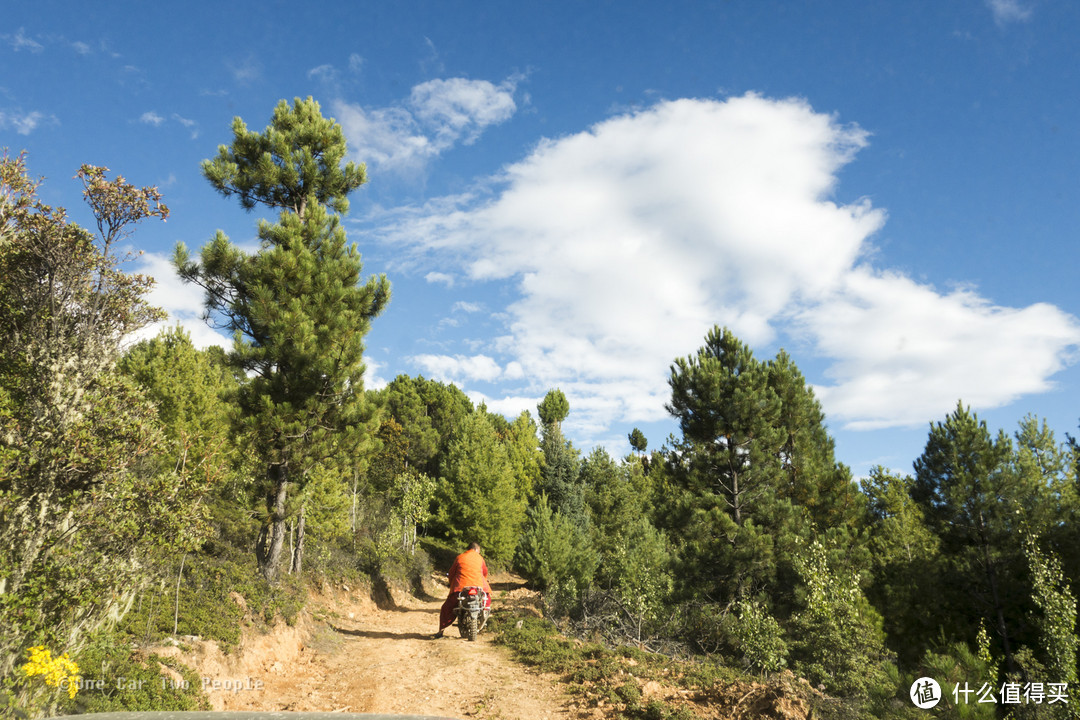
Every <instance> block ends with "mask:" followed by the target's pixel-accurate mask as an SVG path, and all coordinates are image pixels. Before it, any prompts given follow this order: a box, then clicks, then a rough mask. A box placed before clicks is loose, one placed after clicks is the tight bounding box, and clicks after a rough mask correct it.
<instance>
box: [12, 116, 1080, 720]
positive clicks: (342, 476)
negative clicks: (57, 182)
mask: <svg viewBox="0 0 1080 720" xmlns="http://www.w3.org/2000/svg"><path fill="white" fill-rule="evenodd" d="M232 135H233V139H232V141H231V143H230V144H229V145H223V146H221V147H220V148H219V150H218V153H217V155H215V156H213V157H212V158H211V159H208V160H206V161H204V163H203V165H202V173H203V175H204V176H205V178H206V179H207V181H208V182H209V183H210V184H211V185H212V187H213V188H215V189H216V190H217V191H218V192H219V193H220V194H221V195H222V196H223V198H226V199H232V200H234V201H236V200H238V201H239V204H240V206H241V207H242V208H243V209H245V210H252V209H258V210H260V211H262V212H265V213H267V214H268V215H270V216H272V217H275V218H276V219H273V220H266V219H263V220H259V221H258V223H257V234H258V238H259V240H260V243H261V247H260V249H259V250H258V251H257V252H252V253H248V252H245V251H243V250H242V249H240V248H238V247H237V246H236V245H235V244H234V243H233V242H232V241H231V240H230V239H229V238H228V237H226V236H225V235H224V234H223V233H222V232H220V231H219V232H218V233H217V234H216V235H215V236H214V237H213V239H212V240H211V241H209V242H208V243H207V244H206V245H204V246H203V247H202V248H200V249H199V250H198V251H197V252H193V251H189V250H188V249H187V248H186V247H184V246H183V245H180V246H178V247H177V248H176V251H175V255H174V258H173V262H174V265H175V268H176V270H177V272H178V274H179V275H180V276H181V278H183V279H184V280H185V281H186V282H188V283H192V284H194V285H196V286H198V287H200V288H202V290H203V291H204V292H205V302H206V315H207V318H208V322H210V323H212V324H214V325H215V327H217V328H220V329H223V330H225V331H226V332H227V333H228V334H231V335H232V336H233V337H234V342H233V345H232V348H231V349H229V350H227V351H225V350H221V349H220V348H216V347H211V348H209V349H206V350H199V349H197V348H196V347H195V346H194V345H193V343H192V340H191V338H190V337H189V336H188V335H187V334H186V333H185V332H184V331H183V330H181V329H180V328H178V327H174V328H171V329H167V330H164V331H163V332H161V334H159V335H158V336H157V337H155V338H153V339H150V340H145V341H142V342H138V343H135V344H131V343H130V342H128V340H127V338H129V337H130V336H131V334H132V333H133V332H134V331H136V330H138V329H139V328H142V327H145V326H146V325H148V324H149V323H152V322H155V321H157V320H160V319H161V318H162V315H163V314H162V313H161V311H159V310H157V309H156V308H154V307H152V306H151V305H150V304H149V303H148V301H147V293H148V291H149V289H150V287H151V285H152V282H153V280H152V279H151V278H148V277H144V276H139V275H132V274H128V273H126V272H124V270H123V262H124V260H125V257H124V256H123V254H122V248H123V247H125V246H126V242H127V240H128V239H129V238H130V237H132V236H133V235H134V233H135V232H136V229H137V226H138V225H139V224H140V223H144V222H153V221H155V220H164V219H165V218H166V217H167V216H168V213H169V210H168V208H167V206H166V205H165V204H164V202H163V201H164V198H163V196H162V194H161V193H160V192H159V191H158V190H157V189H156V188H153V187H142V188H140V187H137V186H135V185H132V184H130V183H128V182H127V181H126V180H125V179H124V178H123V177H121V176H115V177H112V178H110V176H109V171H108V170H107V169H105V168H101V167H94V166H89V165H86V166H83V167H82V168H81V169H80V170H79V173H78V178H79V179H80V181H81V183H82V185H83V189H84V193H83V194H84V198H85V201H86V202H87V204H88V205H89V207H90V210H91V212H92V214H93V217H94V218H95V220H96V223H95V224H94V226H93V227H81V226H79V225H77V224H76V223H74V222H73V221H71V220H70V219H69V218H68V215H67V212H66V211H65V210H64V209H63V208H58V207H50V206H47V205H45V204H44V203H43V202H42V201H41V200H40V198H39V195H38V188H39V183H38V181H36V180H34V179H33V176H32V174H31V170H30V168H29V166H28V162H29V160H31V158H27V157H26V156H25V155H17V156H13V155H10V154H5V155H4V157H3V160H2V163H0V336H2V342H0V715H2V716H3V717H25V718H33V717H41V716H48V715H53V714H63V713H74V712H92V711H102V710H109V709H135V708H134V707H133V706H132V705H130V704H127V703H129V702H134V701H131V700H129V699H128V698H121V697H111V696H107V695H105V696H103V695H101V694H98V695H93V696H91V695H89V694H85V697H84V696H80V695H79V693H78V692H77V688H76V684H75V683H73V682H72V679H73V678H76V677H80V676H81V674H85V673H87V672H90V669H91V668H98V669H103V668H111V669H112V671H113V672H114V673H119V674H125V673H126V674H127V676H128V677H135V676H136V675H138V673H140V672H146V673H152V674H153V673H158V672H159V670H158V669H156V668H155V667H152V666H151V667H147V666H146V663H145V662H144V663H142V664H140V661H138V660H136V659H135V658H134V655H133V651H132V647H133V645H135V644H138V643H149V642H154V641H159V640H161V639H162V638H164V637H167V636H170V635H199V636H205V637H214V638H217V639H218V640H219V641H220V642H221V643H222V645H223V646H224V647H228V646H229V645H230V644H233V645H235V643H236V641H237V638H238V633H239V627H238V620H239V611H238V610H237V609H236V607H235V604H234V603H231V602H230V600H229V596H230V593H239V594H240V595H241V596H243V597H244V599H245V600H246V601H247V603H248V604H249V605H250V606H252V607H256V608H258V610H259V612H260V613H261V614H262V615H263V616H264V618H265V620H266V621H267V622H270V621H272V620H273V619H274V618H275V617H284V618H286V619H288V618H289V617H291V616H294V615H295V613H296V612H297V611H298V608H299V607H300V606H301V605H302V604H303V598H304V597H305V596H306V595H305V591H304V588H305V587H307V586H308V585H316V584H318V583H319V582H321V581H323V580H324V579H326V578H341V577H355V576H365V577H369V578H371V579H372V581H373V582H401V583H406V584H408V583H418V582H419V581H420V580H421V579H422V578H423V577H424V576H425V575H427V574H430V572H431V570H432V559H431V557H430V555H429V551H430V550H431V548H434V547H442V548H449V549H457V548H460V549H464V546H465V545H466V544H467V543H469V542H471V541H474V540H475V541H478V542H480V543H481V544H482V545H483V548H484V553H485V556H486V557H487V558H488V560H489V562H490V563H491V564H492V565H493V566H496V567H500V568H505V569H510V570H513V571H514V572H516V573H519V574H520V575H521V576H522V577H524V578H526V579H527V580H528V581H529V582H530V584H532V585H533V586H534V587H535V588H538V589H540V590H541V591H542V592H543V598H544V606H545V611H546V612H545V614H546V615H547V617H549V618H550V619H552V620H553V621H556V622H558V623H559V627H560V629H561V630H562V631H563V632H565V633H569V634H575V635H577V636H579V637H582V638H588V639H591V640H598V641H600V642H603V643H604V644H606V645H608V646H611V647H618V646H624V645H629V646H633V647H636V648H640V649H642V650H645V651H647V652H650V653H656V654H660V655H668V656H679V657H699V658H705V657H708V658H713V659H716V660H717V661H719V662H722V663H724V664H726V665H728V666H730V667H732V668H736V669H737V670H738V671H739V672H742V673H745V674H747V675H748V676H754V677H767V676H770V675H773V674H776V673H780V672H783V671H788V670H790V671H791V672H793V673H794V674H795V675H796V676H799V677H802V678H805V679H806V680H808V681H809V683H810V684H811V685H813V686H815V687H818V688H820V689H821V690H822V691H823V692H825V693H827V694H829V695H831V696H834V697H837V698H842V699H844V702H845V704H844V705H843V708H845V710H844V712H847V713H848V714H847V715H843V716H844V717H897V718H900V717H919V716H920V713H921V712H922V711H919V710H917V709H915V708H914V706H913V705H912V703H911V701H910V700H909V699H908V690H909V687H910V686H911V685H912V682H913V681H914V680H915V679H916V678H920V677H927V676H928V677H933V678H936V679H937V680H938V681H939V682H940V683H941V684H942V686H943V687H945V688H947V690H946V692H948V691H949V690H951V688H952V687H953V686H954V685H956V684H961V685H964V684H965V683H966V684H967V685H970V686H971V689H972V690H973V691H976V694H977V693H978V692H979V691H980V690H982V691H984V692H986V691H992V692H993V693H994V695H995V696H1000V697H999V699H998V701H997V702H995V703H991V704H977V703H975V702H974V700H972V703H971V704H963V705H956V706H950V709H949V710H948V713H953V714H951V715H950V714H947V713H946V711H945V710H944V709H943V708H939V710H940V712H941V714H939V715H936V716H939V717H946V716H949V717H995V716H1005V715H1009V716H1012V717H1017V718H1021V717H1024V718H1026V717H1040V718H1041V717H1048V718H1050V717H1053V718H1057V717H1077V716H1078V710H1077V708H1078V707H1080V695H1078V694H1077V691H1076V688H1077V681H1078V679H1077V660H1078V637H1077V629H1076V597H1077V592H1078V590H1080V523H1078V522H1077V521H1078V520H1080V517H1078V515H1080V485H1078V482H1080V480H1078V476H1080V444H1078V441H1077V439H1076V438H1073V437H1071V436H1069V435H1067V434H1066V435H1065V436H1064V437H1063V438H1062V437H1058V436H1057V435H1055V432H1054V430H1053V429H1051V428H1050V427H1048V425H1047V423H1046V422H1044V421H1043V420H1041V419H1040V418H1038V417H1034V416H1027V417H1024V418H1021V419H1019V420H1018V422H1017V424H1016V427H1015V428H1013V430H1012V432H1011V433H1008V432H1005V431H1000V432H997V433H996V434H995V433H993V432H991V431H990V429H989V428H988V426H987V424H986V423H985V422H984V421H982V420H980V418H979V417H978V416H977V414H976V413H974V412H973V411H972V410H971V409H970V408H969V407H967V406H965V404H964V403H963V401H962V399H960V400H958V402H957V405H956V408H955V410H954V411H953V412H952V413H950V414H949V415H947V416H945V417H943V418H929V419H928V424H929V432H928V436H927V439H926V445H925V449H924V451H923V452H922V454H921V456H920V457H919V458H918V459H917V460H916V461H915V463H914V465H913V467H912V471H911V473H909V474H898V473H896V472H893V471H890V470H887V469H884V468H875V469H874V470H873V471H872V472H871V473H870V475H869V477H866V478H861V479H859V478H855V477H853V475H852V473H851V471H850V470H849V469H848V468H847V467H846V466H845V465H843V464H842V463H840V462H839V461H838V460H837V459H836V457H835V453H834V444H833V440H832V439H831V438H830V436H829V434H828V431H827V428H826V418H825V416H824V413H823V411H822V408H821V405H820V403H819V402H818V400H817V399H816V398H815V396H814V393H813V390H812V389H811V387H810V386H809V385H808V384H807V382H806V380H805V378H804V377H803V375H802V374H801V373H800V371H799V369H798V368H797V367H796V365H795V363H794V362H793V360H792V358H791V357H790V356H789V355H788V354H786V353H785V352H783V351H781V352H780V353H779V354H778V355H776V357H772V358H759V357H755V356H754V353H753V351H752V349H751V348H750V347H748V346H747V345H746V344H744V343H743V342H742V341H741V340H740V339H739V338H737V337H736V336H735V335H734V334H733V333H732V332H730V331H729V330H727V329H725V328H722V327H715V328H713V329H712V330H711V331H709V332H708V334H707V335H706V336H705V337H704V338H703V340H702V344H701V347H700V348H699V349H698V350H697V351H696V352H695V353H694V354H691V355H689V356H687V357H674V358H673V361H672V365H671V369H670V375H669V377H668V383H669V386H670V389H671V395H670V400H669V402H668V404H667V410H668V411H669V412H670V414H671V415H672V417H673V418H674V419H675V420H676V421H677V424H678V430H679V434H678V436H677V437H676V436H671V437H669V438H667V439H666V440H665V441H664V442H663V444H661V445H660V446H659V447H657V446H656V445H655V443H653V444H652V446H651V449H650V442H649V440H648V439H647V438H645V436H644V435H643V434H642V433H641V431H640V430H635V431H634V432H632V433H631V434H630V436H629V441H630V445H631V447H632V448H633V452H632V453H631V454H629V455H628V456H626V457H621V458H620V457H613V456H612V455H611V454H610V453H609V452H608V451H606V450H605V449H604V448H594V449H591V450H586V449H583V448H577V447H575V446H574V445H573V444H572V443H571V442H570V441H569V440H568V439H567V438H566V437H565V436H564V434H563V431H562V423H563V422H564V421H565V419H566V418H567V417H568V416H569V415H570V414H571V413H573V411H574V408H573V407H572V405H571V404H570V402H569V401H568V399H567V397H566V395H565V394H564V393H563V392H562V391H560V390H559V389H558V388H551V389H549V391H548V392H547V394H546V396H545V397H544V399H543V400H542V402H540V403H539V404H538V405H537V407H536V413H535V415H534V414H533V413H531V412H523V413H522V414H521V415H519V416H517V417H516V418H513V419H512V420H511V419H508V418H506V417H503V416H502V415H500V414H498V413H493V412H490V411H489V410H488V409H487V408H486V407H485V406H483V405H479V406H476V405H474V404H473V402H471V401H470V400H469V398H468V397H467V396H466V395H465V394H464V393H463V392H462V391H461V390H460V389H459V388H457V387H456V386H454V385H449V384H443V383H440V382H436V381H434V380H430V379H425V378H423V377H410V376H406V375H401V376H398V377H397V378H395V379H394V380H393V381H392V382H390V383H389V384H388V385H387V386H386V387H384V388H381V389H377V390H375V389H369V388H365V387H364V378H363V376H364V349H365V347H364V339H365V336H366V335H367V333H368V332H369V330H370V328H371V325H372V323H373V322H377V321H378V320H377V318H378V316H379V315H380V314H381V313H382V311H383V310H384V308H385V307H386V306H387V304H388V303H389V302H390V301H391V288H390V283H389V280H388V279H387V278H386V277H385V276H384V275H372V276H364V269H363V266H362V263H361V258H360V251H359V249H358V248H357V247H356V246H355V245H354V244H351V243H350V242H349V241H348V239H347V237H346V233H345V229H344V226H343V224H342V217H343V216H344V215H345V214H346V213H347V212H348V209H349V202H348V196H349V194H350V193H351V192H352V191H354V190H356V189H357V188H359V187H360V186H361V185H363V184H364V183H365V182H367V177H366V171H365V168H364V166H363V165H361V164H355V163H353V162H347V161H346V157H347V151H346V146H345V140H344V136H343V134H342V132H341V129H340V126H338V124H337V123H336V122H335V121H334V120H332V119H330V118H326V117H324V116H323V115H322V112H321V110H320V108H319V106H318V104H317V103H315V102H314V101H313V100H311V99H310V98H308V99H306V100H304V99H299V98H298V99H296V100H295V101H293V102H292V103H289V102H285V101H282V102H281V103H280V104H279V105H278V106H277V107H276V109H275V110H274V112H273V117H272V119H271V122H270V124H269V126H268V127H267V128H266V129H265V130H264V131H262V132H254V131H250V130H248V128H247V126H246V125H245V124H244V122H243V121H242V120H241V119H240V118H237V119H236V120H235V122H234V125H233V128H232ZM208 230H210V229H209V228H208ZM156 662H159V661H157V660H154V661H152V662H151V665H153V663H156ZM175 669H176V670H177V671H178V672H184V669H183V668H175ZM967 685H964V686H965V687H967ZM1063 695H1064V696H1065V697H1067V700H1068V702H1064V701H1063V699H1062V696H1063ZM1006 697H1014V698H1019V700H1017V701H1016V702H1015V703H1012V704H1009V701H1007V700H1005V699H1004V698H1006ZM1035 698H1037V699H1038V701H1037V702H1036V700H1035ZM137 700H138V702H137V707H139V708H142V709H196V708H198V707H201V706H200V705H199V698H198V697H195V696H193V695H191V694H185V693H182V692H179V691H173V690H169V689H166V688H160V690H159V689H155V690H154V693H153V694H152V695H146V696H140V697H139V698H138V699H137ZM1055 700H1057V701H1056V702H1055ZM839 716H840V715H838V717H839ZM628 717H636V716H634V715H632V714H628ZM641 717H644V715H642V716H641Z"/></svg>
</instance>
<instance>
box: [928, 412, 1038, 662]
mask: <svg viewBox="0 0 1080 720" xmlns="http://www.w3.org/2000/svg"><path fill="white" fill-rule="evenodd" d="M1012 456H1013V449H1012V444H1011V442H1010V441H1009V438H1008V437H1007V436H1006V435H1005V434H1004V433H1003V432H1001V433H998V435H997V437H993V436H991V434H990V431H989V430H988V429H987V427H986V423H985V422H983V421H980V420H979V419H978V417H977V416H976V415H975V414H973V413H972V412H971V411H970V410H969V409H967V408H965V407H964V406H963V405H962V404H959V403H958V404H957V407H956V410H955V411H954V412H953V413H952V414H951V415H949V416H948V417H947V418H946V419H945V421H944V422H941V423H933V424H932V425H931V428H930V436H929V439H928V440H927V443H926V449H925V450H924V451H923V454H922V455H921V456H920V457H919V459H918V460H916V461H915V483H914V485H913V487H912V490H911V494H912V497H913V498H914V499H915V501H916V502H918V503H919V505H920V506H921V507H922V510H923V512H924V513H925V516H926V521H927V526H928V527H929V528H930V529H931V531H933V532H934V534H935V535H936V536H937V537H939V538H940V540H941V551H942V554H943V555H944V556H945V558H946V567H945V570H944V572H945V576H944V577H943V578H942V583H941V584H942V587H943V588H945V589H947V590H948V594H947V595H946V596H944V597H942V598H939V603H938V607H939V611H940V612H941V616H940V618H941V624H942V626H943V627H947V628H948V630H949V632H950V633H952V635H953V638H955V639H958V640H964V641H966V640H967V639H969V638H972V637H975V634H976V625H977V621H978V619H979V617H980V616H984V617H986V618H987V620H988V621H989V624H990V626H991V627H992V628H993V629H994V630H995V631H996V634H997V637H998V641H999V642H1000V647H1001V650H1002V652H1003V654H1004V657H1005V663H1006V667H1007V669H1008V670H1009V671H1012V670H1013V669H1014V665H1013V655H1014V652H1015V649H1016V647H1017V632H1018V630H1019V627H1018V626H1019V625H1020V624H1021V622H1022V620H1021V618H1023V617H1024V609H1023V608H1024V607H1025V606H1026V604H1027V602H1028V600H1027V596H1026V593H1025V592H1024V587H1023V586H1022V585H1021V584H1019V583H1016V582H1013V581H1012V580H1011V579H1013V578H1017V577H1022V576H1023V574H1024V572H1023V568H1024V562H1023V557H1022V554H1021V553H1020V549H1019V546H1018V543H1017V541H1016V538H1017V536H1018V535H1017V533H1018V531H1019V526H1020V522H1021V521H1022V520H1023V513H1022V507H1023V503H1024V498H1025V495H1027V494H1028V493H1029V492H1030V485H1029V483H1028V482H1027V481H1025V480H1024V479H1023V478H1021V477H1019V476H1018V475H1017V474H1016V473H1015V472H1013V470H1012V467H1011V462H1012ZM973 604H974V606H975V608H976V612H974V613H973V612H971V606H972V605H973Z"/></svg>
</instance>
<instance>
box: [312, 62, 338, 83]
mask: <svg viewBox="0 0 1080 720" xmlns="http://www.w3.org/2000/svg"><path fill="white" fill-rule="evenodd" d="M307 76H308V78H309V79H312V80H318V81H320V82H328V83H334V82H337V70H335V69H334V66H333V65H330V64H326V65H319V66H318V67H313V68H311V69H310V70H308V72H307Z"/></svg>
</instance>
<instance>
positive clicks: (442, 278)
mask: <svg viewBox="0 0 1080 720" xmlns="http://www.w3.org/2000/svg"><path fill="white" fill-rule="evenodd" d="M424 279H425V280H427V281H428V282H429V283H442V284H443V285H445V286H446V287H454V276H453V275H447V274H446V273H441V272H429V273H428V274H427V275H425V276H424Z"/></svg>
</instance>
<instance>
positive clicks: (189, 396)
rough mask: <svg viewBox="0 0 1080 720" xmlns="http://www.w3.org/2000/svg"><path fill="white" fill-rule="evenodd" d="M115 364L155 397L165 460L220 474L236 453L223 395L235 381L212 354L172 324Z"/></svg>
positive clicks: (174, 465)
mask: <svg viewBox="0 0 1080 720" xmlns="http://www.w3.org/2000/svg"><path fill="white" fill-rule="evenodd" d="M118 367H119V370H120V372H121V373H123V374H124V375H127V376H129V377H131V378H132V379H134V380H135V381H136V382H137V383H138V384H139V386H140V387H142V388H143V389H144V391H145V392H146V396H147V397H148V398H149V399H150V400H151V401H152V402H153V403H154V407H155V408H156V410H157V417H158V421H159V422H160V423H161V428H162V432H163V433H164V435H165V439H166V441H167V443H168V446H169V451H168V453H167V454H166V455H165V456H164V457H163V458H162V461H163V462H164V464H165V466H166V467H172V468H177V469H178V470H182V469H188V468H190V469H192V470H193V471H194V472H198V473H201V474H203V475H204V476H205V477H207V478H212V479H218V478H220V477H221V476H222V475H223V473H225V471H226V467H225V466H226V465H227V464H228V463H229V462H231V461H234V459H235V458H234V457H233V456H232V455H233V453H234V451H235V450H234V445H233V444H232V443H231V442H229V435H230V429H231V428H230V417H229V415H230V411H229V406H228V405H227V402H226V401H227V398H228V396H229V394H230V393H234V392H235V391H236V381H235V379H234V378H232V377H231V375H229V374H228V373H227V372H226V371H225V368H223V367H222V366H221V365H220V364H219V363H217V362H216V361H215V359H214V355H213V354H212V353H209V352H204V351H199V350H196V349H195V346H194V345H193V344H192V342H191V336H190V335H188V333H187V332H186V331H184V330H183V329H182V328H181V327H179V326H176V327H173V328H169V329H166V330H162V331H161V333H159V334H158V336H157V337H155V338H152V339H150V340H144V341H142V342H140V343H138V344H136V345H135V346H133V347H132V348H130V349H129V350H128V351H127V353H125V355H124V357H123V358H121V359H120V362H119V364H118Z"/></svg>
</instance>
